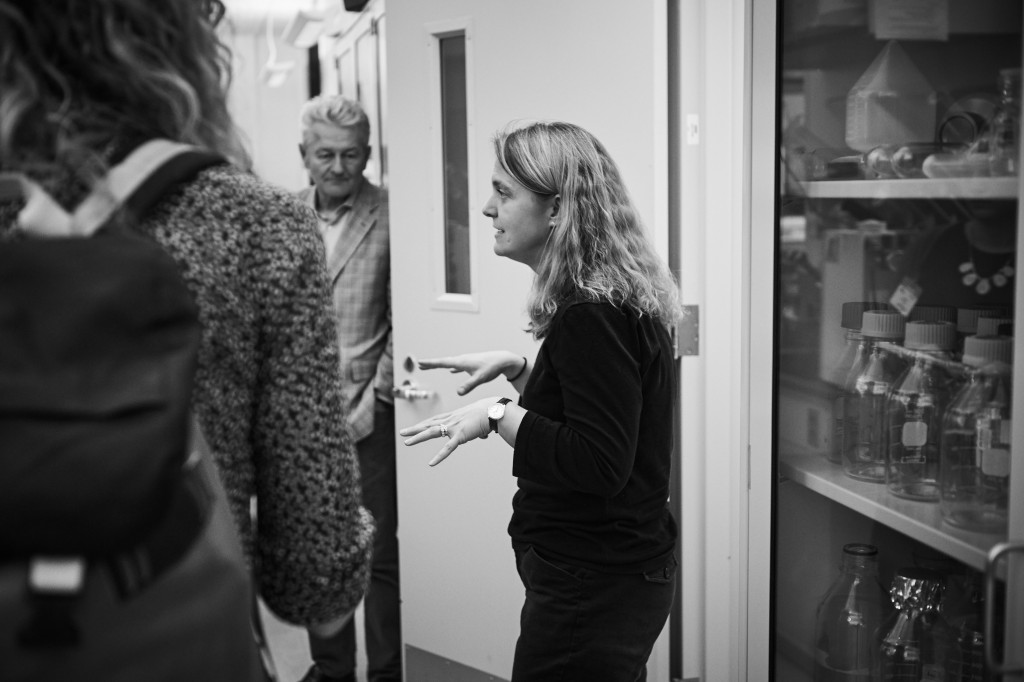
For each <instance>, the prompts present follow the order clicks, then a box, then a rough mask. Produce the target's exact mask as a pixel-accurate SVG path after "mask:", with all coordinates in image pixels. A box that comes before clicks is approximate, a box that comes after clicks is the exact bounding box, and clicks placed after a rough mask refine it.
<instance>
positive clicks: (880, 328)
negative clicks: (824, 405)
mask: <svg viewBox="0 0 1024 682" xmlns="http://www.w3.org/2000/svg"><path fill="white" fill-rule="evenodd" d="M863 319H864V321H863V323H862V325H861V335H862V336H863V337H864V338H865V339H866V340H868V342H869V343H871V344H872V345H871V349H870V356H869V357H868V358H867V359H866V360H865V362H864V368H863V370H861V372H860V374H858V376H857V378H856V380H855V381H854V382H853V391H852V393H851V394H850V397H849V399H848V400H847V404H846V412H845V414H846V418H845V421H844V423H843V472H844V473H845V474H846V475H847V476H850V477H851V478H856V479H859V480H862V481H872V482H875V483H882V482H884V481H885V470H886V462H885V460H886V432H885V425H886V409H887V405H888V404H887V394H888V393H889V389H890V388H892V384H893V382H894V381H895V380H896V379H897V378H898V377H899V376H900V374H902V373H903V370H904V368H905V366H906V363H905V361H904V360H903V359H902V358H901V357H900V356H899V354H898V353H896V352H894V351H893V350H892V349H890V348H889V347H888V345H891V344H899V343H901V342H902V341H903V334H904V328H905V325H906V323H905V321H904V319H903V315H901V314H900V313H898V312H896V311H890V310H869V311H867V312H865V313H864V318H863Z"/></svg>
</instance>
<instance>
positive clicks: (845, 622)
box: [814, 543, 889, 682]
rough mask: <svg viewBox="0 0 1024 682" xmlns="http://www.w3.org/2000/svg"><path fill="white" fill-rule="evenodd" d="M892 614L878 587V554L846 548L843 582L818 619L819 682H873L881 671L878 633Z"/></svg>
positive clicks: (829, 595) (827, 598)
mask: <svg viewBox="0 0 1024 682" xmlns="http://www.w3.org/2000/svg"><path fill="white" fill-rule="evenodd" d="M888 609H889V603H888V600H887V599H886V598H885V590H884V588H883V587H882V584H881V583H880V582H878V549H877V548H875V547H874V546H873V545H868V544H863V543H851V544H848V545H845V546H844V547H843V557H842V563H841V564H840V568H839V577H837V578H836V580H835V582H834V583H832V586H831V587H829V590H828V592H827V593H826V594H825V598H824V599H822V601H821V603H820V604H819V605H818V609H817V613H816V615H815V619H814V641H815V658H814V680H815V682H839V681H840V680H848V681H849V682H868V681H869V680H870V679H871V671H872V669H873V668H875V667H876V665H875V664H876V660H875V657H876V654H877V651H876V646H875V643H876V641H877V639H876V637H877V630H878V628H879V627H880V626H881V624H882V620H883V619H884V618H885V615H886V613H887V612H888Z"/></svg>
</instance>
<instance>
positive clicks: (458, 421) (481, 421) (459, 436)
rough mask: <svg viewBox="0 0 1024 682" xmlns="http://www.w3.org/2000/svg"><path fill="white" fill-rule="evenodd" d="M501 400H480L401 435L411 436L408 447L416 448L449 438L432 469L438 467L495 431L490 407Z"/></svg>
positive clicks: (415, 426)
mask: <svg viewBox="0 0 1024 682" xmlns="http://www.w3.org/2000/svg"><path fill="white" fill-rule="evenodd" d="M441 366H444V365H438V367H441ZM497 401H498V396H493V397H490V398H484V399H483V400H477V401H476V402H472V403H470V404H468V405H465V406H463V407H460V408H458V409H457V410H452V411H451V412H445V413H443V414H438V415H434V416H433V417H430V418H428V419H424V420H423V421H421V422H419V423H418V424H413V425H412V426H407V427H405V428H404V429H401V430H400V431H399V432H398V433H399V434H400V435H402V436H408V438H406V439H405V441H404V443H405V444H406V445H416V444H417V443H422V442H424V441H428V440H430V439H431V438H445V439H446V440H445V443H444V445H443V446H442V447H441V449H440V450H439V451H438V453H437V454H436V455H434V458H433V459H432V460H430V462H429V464H430V466H434V465H435V464H437V463H438V462H442V461H444V459H445V458H446V457H448V455H450V454H452V453H453V452H455V448H457V447H459V446H460V445H462V444H463V443H468V442H469V441H471V440H475V439H477V438H487V436H488V435H489V434H490V432H491V427H490V424H489V422H488V420H487V408H489V407H490V406H491V405H493V404H494V403H495V402H497Z"/></svg>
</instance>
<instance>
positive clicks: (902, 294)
mask: <svg viewBox="0 0 1024 682" xmlns="http://www.w3.org/2000/svg"><path fill="white" fill-rule="evenodd" d="M919 298H921V285H919V284H918V283H917V282H915V281H914V280H912V279H910V278H909V277H904V278H903V281H902V282H900V285H899V286H898V287H896V291H894V292H892V297H890V298H889V305H891V306H892V307H893V308H895V309H896V310H898V311H900V313H901V314H902V315H903V317H906V316H907V315H910V311H911V310H913V309H914V306H915V305H917V299H919Z"/></svg>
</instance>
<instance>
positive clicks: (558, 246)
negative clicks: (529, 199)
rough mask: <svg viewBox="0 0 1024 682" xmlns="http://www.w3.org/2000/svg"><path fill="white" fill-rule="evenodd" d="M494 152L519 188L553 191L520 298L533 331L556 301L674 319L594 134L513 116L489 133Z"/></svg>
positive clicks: (661, 277) (670, 293) (669, 282)
mask: <svg viewBox="0 0 1024 682" xmlns="http://www.w3.org/2000/svg"><path fill="white" fill-rule="evenodd" d="M494 151H495V155H496V157H497V159H498V163H499V164H501V167H502V168H503V169H504V170H505V172H506V173H508V174H509V175H510V176H511V177H512V178H513V179H515V180H516V182H518V183H519V184H521V185H522V186H523V187H525V188H526V189H528V190H530V191H531V192H533V193H534V194H537V195H539V196H540V197H552V196H556V195H557V196H558V197H559V198H560V205H559V208H558V212H557V213H556V215H555V225H554V228H553V229H552V231H551V234H550V237H549V239H548V242H547V245H546V246H545V248H544V251H543V252H542V254H541V257H540V261H539V263H538V265H537V267H536V276H535V278H534V280H533V289H532V291H531V292H530V298H529V301H528V303H527V312H528V314H529V316H530V327H529V331H530V332H531V333H532V334H533V336H534V337H535V338H537V339H541V338H543V337H544V336H545V335H546V333H547V330H548V327H549V325H550V324H551V320H552V318H553V317H554V315H555V313H556V312H557V311H558V309H559V308H560V307H561V306H563V305H565V304H566V303H571V302H578V301H589V302H599V301H603V302H608V303H612V304H614V305H617V306H627V307H632V308H633V309H635V310H636V311H637V312H638V313H640V314H642V315H643V314H646V315H651V316H653V317H654V318H655V319H658V320H659V321H661V322H662V324H664V325H665V326H667V327H671V326H672V325H674V324H676V323H677V322H678V320H679V319H680V317H681V316H682V306H681V304H680V298H679V290H678V287H677V286H676V283H675V279H674V278H673V277H672V273H671V272H670V271H669V269H668V266H667V265H666V264H665V263H664V262H663V261H662V259H661V258H659V257H658V255H657V254H656V253H655V251H654V249H653V247H652V246H651V244H650V242H649V241H648V239H647V236H646V234H645V231H644V226H643V223H642V222H641V220H640V216H639V213H638V212H637V210H636V207H635V206H634V205H633V201H632V199H631V198H630V196H629V192H628V191H627V190H626V187H625V185H624V184H623V182H622V177H621V175H620V174H619V169H618V167H617V166H616V165H615V162H614V161H613V160H612V158H611V157H610V156H609V155H608V152H607V150H605V148H604V145H602V144H601V142H600V141H598V139H597V138H596V137H594V136H593V135H592V134H591V133H589V132H587V131H586V130H584V129H583V128H581V127H579V126H577V125H574V124H572V123H565V122H561V121H550V122H544V121H541V122H530V123H516V122H513V123H511V124H509V125H508V126H507V127H506V128H505V129H503V130H501V131H499V132H498V133H497V134H496V135H495V136H494Z"/></svg>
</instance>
